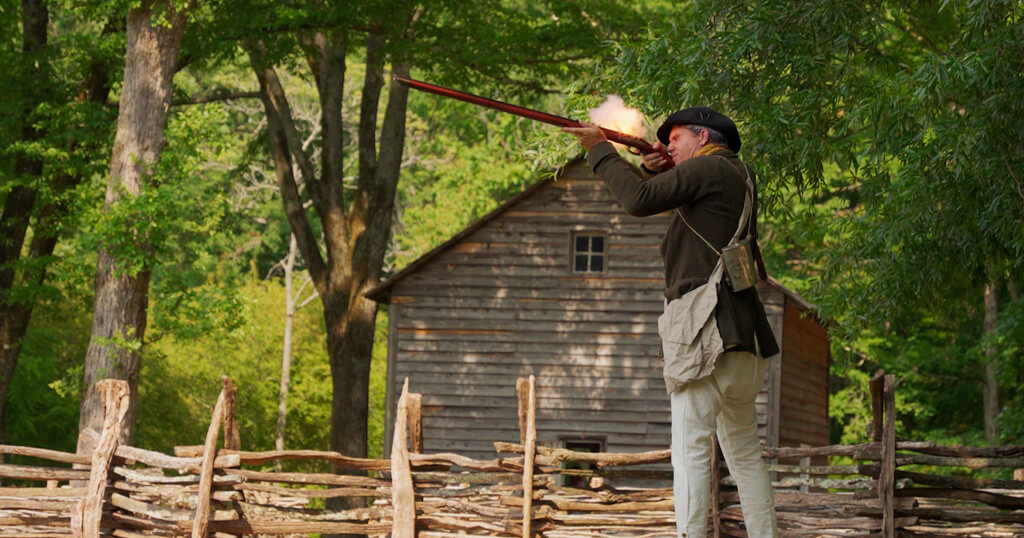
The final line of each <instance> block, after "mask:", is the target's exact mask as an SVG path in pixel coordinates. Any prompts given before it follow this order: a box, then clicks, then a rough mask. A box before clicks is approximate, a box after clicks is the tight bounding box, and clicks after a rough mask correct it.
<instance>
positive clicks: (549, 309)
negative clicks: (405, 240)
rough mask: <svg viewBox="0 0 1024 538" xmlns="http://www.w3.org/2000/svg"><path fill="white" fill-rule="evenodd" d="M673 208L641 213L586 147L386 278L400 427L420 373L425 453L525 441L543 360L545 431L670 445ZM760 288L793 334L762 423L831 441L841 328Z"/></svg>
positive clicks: (565, 442)
mask: <svg viewBox="0 0 1024 538" xmlns="http://www.w3.org/2000/svg"><path fill="white" fill-rule="evenodd" d="M668 218H670V214H668V213H666V214H663V215H658V216H652V217H646V218H637V217H631V216H629V215H627V214H626V213H625V212H624V211H623V210H622V209H621V207H620V206H619V204H618V203H617V202H616V201H615V200H614V199H613V198H612V197H611V194H610V192H609V190H608V188H607V187H606V186H605V185H604V184H603V183H602V182H601V181H599V180H598V179H597V178H596V177H595V176H594V175H593V173H592V172H591V171H590V169H589V168H588V167H587V165H586V163H585V162H583V161H582V160H576V161H573V162H571V163H569V164H568V165H567V166H566V167H565V168H564V169H563V170H562V171H561V172H560V173H559V174H558V176H557V177H556V179H555V180H545V181H541V182H538V183H536V184H534V185H533V186H531V187H530V188H528V189H527V190H525V191H524V192H523V193H521V194H520V195H518V196H516V197H514V198H513V199H512V200H510V201H508V202H507V203H505V204H504V205H502V206H501V207H499V208H498V209H497V210H495V211H493V212H492V213H490V214H489V215H487V216H486V217H484V218H482V219H481V220H479V221H478V222H476V223H474V224H472V225H471V226H469V227H468V228H467V229H465V230H463V231H462V232H460V233H459V234H457V235H456V236H454V237H452V238H451V239H450V240H449V241H447V242H445V243H444V244H442V245H441V246H439V247H438V248H436V249H434V250H433V251H431V252H429V253H427V254H426V255H424V256H422V257H421V258H419V259H418V260H416V261H415V262H413V263H411V264H409V265H408V266H407V267H406V268H405V269H403V270H402V271H400V272H398V273H397V274H395V275H394V276H393V277H392V278H391V279H389V280H387V281H385V282H383V283H382V284H380V285H379V286H378V287H377V288H375V289H374V290H372V291H371V292H370V293H368V294H367V295H368V296H370V297H371V298H373V299H375V300H377V301H381V302H386V303H389V305H390V306H389V309H388V314H389V317H390V327H389V345H388V381H387V384H388V404H387V405H388V413H389V414H388V419H387V422H386V424H387V425H388V428H390V426H391V424H392V422H393V420H392V413H393V410H394V405H395V401H396V400H397V395H398V393H399V392H400V391H401V387H402V382H403V380H404V379H405V378H406V377H408V378H409V383H410V390H412V391H414V392H419V393H422V394H423V436H424V439H423V441H424V448H425V451H426V452H457V453H460V454H464V455H467V456H471V457H478V458H488V457H493V455H494V449H493V446H492V443H493V442H494V441H509V442H516V441H518V437H519V429H518V425H517V401H516V397H515V381H516V378H517V377H521V376H528V375H530V374H533V375H535V376H537V408H538V409H537V436H538V442H540V443H542V444H546V445H548V446H560V447H566V448H572V449H577V450H595V451H597V450H599V451H606V452H637V451H647V450H660V449H664V448H667V447H668V446H669V441H670V416H669V415H670V413H669V403H668V397H667V395H666V393H665V383H664V381H663V380H662V377H661V365H662V359H661V347H660V340H659V338H658V323H657V320H658V316H659V315H660V313H661V310H662V305H663V299H662V290H663V286H664V284H663V282H664V266H663V264H662V261H661V256H660V255H659V253H658V245H659V244H660V243H661V240H662V236H663V232H664V230H665V229H666V227H667V219H668ZM759 291H760V293H761V297H762V299H763V301H764V303H765V308H766V310H767V313H768V316H769V318H770V320H771V323H772V326H773V328H774V330H775V335H776V337H777V338H779V339H780V348H781V349H782V352H781V353H780V354H779V355H777V356H775V357H772V358H771V359H770V360H771V367H770V368H769V371H768V375H767V377H768V379H767V383H766V388H765V390H764V391H763V392H762V393H761V395H759V398H758V408H759V413H760V430H761V435H762V438H763V439H764V440H765V442H766V444H767V445H768V446H801V445H805V446H817V445H824V444H827V443H828V366H829V342H828V335H827V333H826V331H825V329H824V327H823V326H822V324H821V323H820V322H819V321H818V320H817V319H816V318H815V317H814V316H813V315H811V316H808V315H804V314H805V313H807V312H808V311H809V310H811V306H810V305H809V304H808V303H807V302H806V301H804V300H803V299H801V298H800V297H799V296H797V295H796V294H795V293H793V292H792V291H790V290H787V289H786V288H785V287H783V286H781V285H780V284H779V283H778V282H777V281H775V280H773V279H770V280H769V281H768V282H766V283H761V284H760V288H759ZM390 439H391V433H390V431H389V432H388V433H387V435H386V436H385V445H386V447H387V446H389V445H390ZM386 447H385V448H386Z"/></svg>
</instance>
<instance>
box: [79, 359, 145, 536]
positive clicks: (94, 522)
mask: <svg viewBox="0 0 1024 538" xmlns="http://www.w3.org/2000/svg"><path fill="white" fill-rule="evenodd" d="M96 389H97V390H99V393H100V399H101V401H102V402H103V431H102V432H101V433H100V439H99V442H97V443H96V447H95V448H94V449H93V451H92V462H91V463H90V465H91V468H90V469H89V486H88V488H87V489H86V493H85V497H84V498H83V499H82V500H81V501H79V502H78V504H76V505H75V508H74V511H73V512H72V514H71V532H72V533H73V534H74V536H75V537H76V538H79V537H84V538H92V537H98V536H99V535H100V520H101V519H102V517H103V493H104V491H105V490H106V487H107V474H108V473H109V471H110V463H111V461H113V459H114V451H115V450H117V444H118V438H119V437H120V436H121V429H122V428H123V427H124V420H125V417H126V416H127V415H128V403H129V399H130V398H129V397H130V395H131V394H130V391H129V388H128V382H127V381H124V380H121V379H102V380H100V381H98V382H97V383H96Z"/></svg>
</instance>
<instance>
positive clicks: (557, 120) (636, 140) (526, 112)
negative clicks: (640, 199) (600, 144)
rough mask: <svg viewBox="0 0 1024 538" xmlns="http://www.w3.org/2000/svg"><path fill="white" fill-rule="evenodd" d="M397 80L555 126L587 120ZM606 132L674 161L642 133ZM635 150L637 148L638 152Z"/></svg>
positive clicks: (640, 151)
mask: <svg viewBox="0 0 1024 538" xmlns="http://www.w3.org/2000/svg"><path fill="white" fill-rule="evenodd" d="M392 78H393V79H394V80H395V82H398V83H400V84H405V85H406V86H409V87H410V88H414V89H417V90H420V91H424V92H429V93H433V94H436V95H440V96H442V97H448V98H451V99H457V100H459V101H464V102H466V103H471V104H474V105H477V106H482V107H486V108H492V109H494V110H500V111H502V112H507V113H509V114H515V115H516V116H522V117H524V118H529V119H531V120H536V121H540V122H544V123H549V124H551V125H557V126H559V127H583V123H582V122H580V121H577V120H573V119H569V118H563V117H562V116H556V115H554V114H548V113H547V112H541V111H539V110H533V109H530V108H525V107H521V106H518V105H513V104H511V103H505V102H503V101H496V100H494V99H488V98H486V97H480V96H479V95H473V94H471V93H465V92H460V91H458V90H453V89H451V88H445V87H444V86H438V85H436V84H430V83H427V82H422V81H419V80H413V79H411V78H405V77H400V76H398V75H392ZM599 129H601V131H602V132H604V135H605V136H606V137H607V138H608V140H611V141H613V142H618V143H619V144H622V145H624V146H628V147H630V148H632V149H631V150H630V151H631V152H633V153H636V154H642V155H646V154H648V153H657V154H659V155H661V156H662V158H664V159H665V161H666V162H667V163H668V165H667V167H666V168H665V170H667V169H669V168H671V167H672V166H673V164H674V161H673V160H672V157H671V156H670V155H669V154H668V153H667V152H666V151H665V150H657V149H655V148H654V146H652V145H651V144H650V143H649V142H647V141H646V140H644V139H643V138H640V137H638V136H633V135H629V134H626V133H623V132H620V131H615V130H612V129H605V128H604V127H599ZM634 150H635V151H634Z"/></svg>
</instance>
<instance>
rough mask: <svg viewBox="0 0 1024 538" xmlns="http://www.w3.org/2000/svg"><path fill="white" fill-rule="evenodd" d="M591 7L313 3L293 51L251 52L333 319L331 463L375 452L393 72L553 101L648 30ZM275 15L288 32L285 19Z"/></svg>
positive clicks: (402, 95)
mask: <svg viewBox="0 0 1024 538" xmlns="http://www.w3.org/2000/svg"><path fill="white" fill-rule="evenodd" d="M586 4H587V5H585V6H581V5H580V4H579V3H575V2H565V1H561V0H557V1H548V2H541V3H531V5H529V6H525V5H522V4H521V3H519V2H503V1H490V2H482V3H481V2H469V1H463V0H449V1H445V2H434V3H416V2H413V3H408V2H397V1H379V2H371V3H367V4H364V5H361V6H358V7H353V6H345V7H339V6H337V5H331V6H325V5H320V4H319V3H317V2H312V3H310V5H308V6H306V5H302V4H296V6H299V7H296V8H294V11H291V12H289V15H290V17H289V20H290V21H292V22H291V23H290V24H291V27H292V28H295V29H296V32H295V37H294V39H286V38H285V37H283V36H282V35H281V33H280V32H274V31H272V30H273V29H275V26H274V25H272V24H270V23H259V24H265V25H266V26H267V27H266V28H264V31H263V32H262V34H263V37H254V38H252V39H249V40H247V41H245V47H246V50H247V52H248V54H249V57H250V62H251V65H252V68H253V71H254V72H255V74H256V77H257V79H258V80H259V84H260V94H261V98H262V101H263V104H264V108H265V110H266V115H267V125H268V127H267V135H268V140H269V147H270V153H271V158H272V160H273V162H274V164H275V169H276V173H277V179H278V185H279V188H280V192H281V198H282V201H283V203H284V208H285V213H286V214H287V216H288V221H289V223H290V225H291V228H292V233H293V234H294V235H295V238H296V240H297V243H298V248H299V251H300V253H301V254H302V258H303V259H304V260H305V262H306V265H307V267H308V271H309V274H310V276H311V278H312V279H313V283H314V285H315V287H316V290H317V294H318V295H319V297H320V299H321V301H322V303H323V307H324V308H323V315H324V321H325V325H326V330H327V349H328V355H329V357H330V364H331V376H332V384H333V400H332V412H331V416H332V418H331V437H330V439H331V443H330V444H331V448H332V449H333V450H336V451H339V452H341V453H344V454H347V455H350V456H364V455H365V454H366V451H367V447H366V438H367V401H368V394H367V391H368V385H369V373H370V358H371V352H372V347H373V335H374V326H375V323H374V321H375V318H376V314H377V305H376V304H375V303H374V302H373V301H370V300H369V299H367V298H365V297H364V296H363V293H364V292H366V291H367V290H368V289H370V288H371V287H372V286H374V285H376V283H377V282H378V280H379V279H380V277H381V276H382V269H383V260H384V255H385V252H386V250H387V248H386V247H387V246H388V241H389V237H390V233H391V226H392V214H393V210H394V203H395V193H396V186H397V184H398V178H399V173H400V171H401V164H402V154H403V148H404V143H405V121H406V107H407V102H408V89H407V88H406V87H404V86H402V85H399V84H395V83H392V84H390V85H388V84H387V79H386V77H385V74H386V73H387V71H388V67H390V72H391V74H393V75H402V76H407V75H408V74H409V73H410V72H411V71H412V69H413V68H414V67H415V68H417V69H420V70H422V71H423V72H429V73H433V74H435V75H436V76H437V77H439V78H442V79H443V78H445V77H451V78H452V79H456V78H457V79H458V80H460V82H461V84H460V85H462V86H463V87H467V86H475V87H485V86H486V85H482V84H481V83H482V82H486V83H487V85H489V86H490V87H491V88H492V89H493V88H503V89H505V90H506V91H509V90H511V91H514V92H516V93H519V94H520V95H519V97H520V98H522V97H523V95H528V94H531V93H534V94H535V93H537V92H543V91H544V89H545V83H547V82H550V81H551V80H552V76H553V75H556V74H565V73H567V72H569V70H570V69H571V68H572V67H573V65H572V64H573V62H576V63H577V64H579V63H583V62H585V61H586V60H587V59H589V58H591V57H594V56H597V55H599V51H601V50H602V49H603V48H604V47H605V46H606V45H605V42H604V41H603V40H604V39H605V38H608V37H611V36H614V35H618V32H620V31H621V30H622V29H623V28H626V27H629V25H630V23H633V24H636V23H637V21H638V20H639V19H638V17H637V15H636V14H635V13H634V12H633V11H632V10H631V9H629V8H623V7H620V6H617V5H616V3H614V2H602V1H594V2H587V3H586ZM581 8H582V9H581ZM247 9H248V10H249V11H250V13H260V12H261V9H268V8H267V7H266V6H262V5H261V4H256V5H252V6H249V7H248V8H247ZM274 9H275V10H276V9H277V8H274ZM274 13H275V17H276V18H277V19H278V20H279V19H280V16H279V15H280V14H279V13H277V11H274ZM278 26H279V25H278ZM637 26H638V25H637ZM635 27H636V26H633V28H635ZM310 28H313V29H310ZM293 51H297V52H299V53H300V54H301V58H303V59H304V60H305V62H306V64H307V66H308V68H309V72H310V73H311V76H312V79H313V80H314V81H315V84H316V88H317V92H318V94H319V96H320V104H321V107H322V114H321V116H320V119H319V125H317V127H316V128H317V129H319V131H320V135H319V136H318V137H317V140H316V142H317V144H318V145H319V149H320V158H319V160H315V159H313V158H311V154H310V152H309V151H308V150H307V149H306V148H304V147H303V143H302V142H303V136H302V129H303V126H302V125H301V124H299V123H298V122H296V121H295V119H294V118H293V115H292V111H291V108H290V105H289V102H288V97H287V94H286V91H285V87H284V86H283V84H282V83H281V79H280V77H279V75H278V73H277V69H278V66H279V65H280V64H282V63H284V61H285V60H286V59H287V58H289V57H290V56H291V55H292V54H293ZM357 54H358V55H361V56H362V62H359V63H361V64H362V65H364V66H365V76H364V78H363V83H362V86H361V88H360V89H359V90H358V92H357V93H358V96H359V100H360V103H361V105H360V110H359V117H358V120H357V121H351V122H347V121H346V120H347V118H346V117H344V114H343V107H342V103H343V100H344V98H345V95H346V94H345V88H344V80H345V72H346V67H347V62H348V61H349V59H350V58H352V59H355V58H357ZM382 100H386V104H385V105H383V109H384V110H383V117H381V101H382ZM353 161H354V163H355V164H351V163H352V162H353ZM296 170H297V172H298V176H299V178H301V182H302V183H303V184H304V186H305V187H306V190H307V192H308V193H309V201H310V206H311V208H312V209H311V211H307V210H306V208H305V207H304V205H303V204H304V201H303V197H302V196H301V195H300V193H299V189H298V187H297V184H298V183H299V180H298V179H297V178H296V175H295V173H296ZM347 178H351V179H347ZM311 213H312V214H311ZM314 219H315V220H314ZM318 229H319V235H318V231H317V230H318Z"/></svg>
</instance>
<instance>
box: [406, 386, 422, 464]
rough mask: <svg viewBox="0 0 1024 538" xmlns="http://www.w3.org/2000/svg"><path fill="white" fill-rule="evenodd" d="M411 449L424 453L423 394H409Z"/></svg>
mask: <svg viewBox="0 0 1024 538" xmlns="http://www.w3.org/2000/svg"><path fill="white" fill-rule="evenodd" d="M408 407H409V445H410V448H409V451H410V452H412V453H414V454H422V453H423V395H422V394H419V393H416V392H413V393H410V394H409V406H408Z"/></svg>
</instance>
